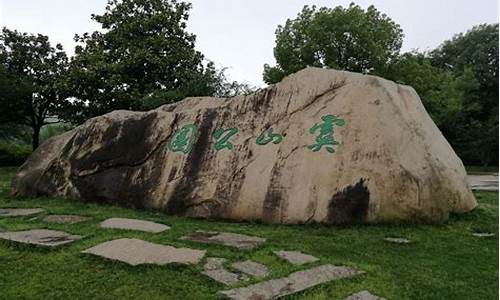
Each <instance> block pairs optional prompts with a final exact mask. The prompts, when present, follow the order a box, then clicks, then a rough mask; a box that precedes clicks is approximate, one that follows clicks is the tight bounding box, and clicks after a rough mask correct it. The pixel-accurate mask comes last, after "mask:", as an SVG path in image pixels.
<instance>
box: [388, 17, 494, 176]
mask: <svg viewBox="0 0 500 300" xmlns="http://www.w3.org/2000/svg"><path fill="white" fill-rule="evenodd" d="M386 75H387V78H389V79H392V80H394V81H397V82H399V83H403V84H408V85H411V86H412V87H414V88H415V90H416V91H417V93H418V94H419V95H420V97H421V99H422V101H423V103H424V105H425V108H426V109H427V111H428V112H429V114H430V115H431V116H432V119H433V120H434V122H435V123H436V124H437V125H438V127H439V128H440V129H441V131H442V132H443V134H444V136H445V137H446V138H447V139H448V141H449V142H450V144H451V145H452V146H453V148H454V150H455V151H456V152H457V154H458V155H459V156H460V157H461V158H462V160H463V161H464V162H465V163H466V164H470V165H483V166H487V165H497V164H498V78H497V76H498V24H494V25H480V26H476V27H474V28H473V29H472V30H470V31H468V32H467V33H466V34H458V35H456V36H455V37H454V38H453V39H451V40H449V41H445V42H444V43H443V44H442V45H441V46H440V47H439V48H438V49H436V50H434V51H432V52H430V53H405V54H403V55H401V56H400V57H398V58H397V59H396V60H394V61H393V62H392V64H391V65H390V68H389V72H388V73H387V74H386Z"/></svg>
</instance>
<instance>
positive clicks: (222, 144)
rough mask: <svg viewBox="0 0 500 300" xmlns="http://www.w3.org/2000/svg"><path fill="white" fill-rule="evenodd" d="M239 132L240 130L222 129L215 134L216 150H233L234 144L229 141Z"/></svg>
mask: <svg viewBox="0 0 500 300" xmlns="http://www.w3.org/2000/svg"><path fill="white" fill-rule="evenodd" d="M237 132H238V128H229V129H222V128H219V129H217V130H216V131H215V132H214V139H215V150H217V151H219V150H222V149H229V150H231V149H233V144H232V143H231V142H230V141H229V139H230V138H231V137H232V136H233V135H235V134H236V133H237Z"/></svg>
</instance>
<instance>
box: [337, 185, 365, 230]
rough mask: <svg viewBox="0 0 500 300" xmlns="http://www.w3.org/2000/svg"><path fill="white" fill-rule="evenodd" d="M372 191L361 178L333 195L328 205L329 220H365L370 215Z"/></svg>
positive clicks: (347, 221)
mask: <svg viewBox="0 0 500 300" xmlns="http://www.w3.org/2000/svg"><path fill="white" fill-rule="evenodd" d="M369 202H370V191H369V190H368V188H367V187H366V186H365V179H363V178H361V179H360V180H359V182H358V183H356V184H355V185H354V186H352V185H349V186H347V187H345V188H344V189H343V190H341V191H339V192H337V193H335V195H333V197H332V200H331V201H330V204H329V205H328V215H327V222H328V223H331V224H353V223H361V222H363V221H365V219H366V216H367V215H368V207H369Z"/></svg>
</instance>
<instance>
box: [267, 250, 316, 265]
mask: <svg viewBox="0 0 500 300" xmlns="http://www.w3.org/2000/svg"><path fill="white" fill-rule="evenodd" d="M273 253H274V254H276V255H278V256H279V257H281V258H283V259H285V260H286V261H288V262H289V263H291V264H294V265H296V266H300V265H304V264H308V263H312V262H315V261H318V260H319V258H317V257H314V256H312V255H308V254H304V253H302V252H300V251H274V252H273Z"/></svg>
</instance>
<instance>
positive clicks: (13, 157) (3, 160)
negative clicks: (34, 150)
mask: <svg viewBox="0 0 500 300" xmlns="http://www.w3.org/2000/svg"><path fill="white" fill-rule="evenodd" d="M30 154H31V146H30V145H21V144H13V143H5V142H1V143H0V166H2V167H7V166H19V165H21V164H23V163H24V161H25V160H26V159H27V158H28V156H29V155H30Z"/></svg>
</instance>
